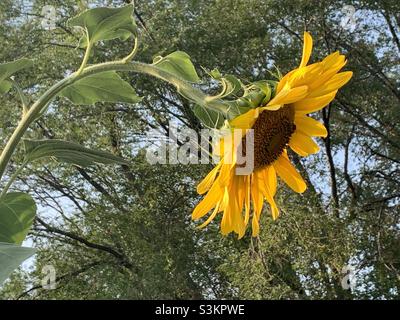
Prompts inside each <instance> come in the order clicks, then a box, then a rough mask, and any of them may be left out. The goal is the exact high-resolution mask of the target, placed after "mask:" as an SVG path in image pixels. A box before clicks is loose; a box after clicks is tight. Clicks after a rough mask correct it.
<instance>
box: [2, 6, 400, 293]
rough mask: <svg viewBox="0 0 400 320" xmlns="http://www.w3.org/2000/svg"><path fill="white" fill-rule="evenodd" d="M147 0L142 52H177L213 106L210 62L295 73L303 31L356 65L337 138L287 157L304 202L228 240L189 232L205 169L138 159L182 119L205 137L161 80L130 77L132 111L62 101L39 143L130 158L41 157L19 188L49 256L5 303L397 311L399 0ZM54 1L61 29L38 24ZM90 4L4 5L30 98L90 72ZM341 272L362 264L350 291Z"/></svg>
mask: <svg viewBox="0 0 400 320" xmlns="http://www.w3.org/2000/svg"><path fill="white" fill-rule="evenodd" d="M137 2H138V3H137V5H136V12H135V13H136V21H137V24H138V29H139V31H138V32H139V34H140V36H141V37H142V40H143V44H142V45H143V47H142V50H141V51H140V53H138V56H139V58H140V59H141V60H142V61H147V62H149V63H150V62H152V61H153V58H154V57H157V56H164V57H165V56H167V54H169V53H170V52H174V51H184V52H187V53H188V54H189V55H190V57H191V58H192V61H193V62H194V65H195V66H197V67H198V68H197V72H198V73H199V75H200V78H201V79H203V83H202V84H201V85H202V86H203V87H205V88H206V89H207V90H208V91H209V92H210V94H218V92H219V91H218V90H219V89H218V88H216V86H215V81H214V80H211V78H210V77H209V76H208V75H207V73H206V72H205V71H202V70H201V69H200V68H199V66H201V67H203V68H204V70H212V69H213V68H215V67H217V68H218V70H219V71H220V72H221V74H231V75H234V76H236V77H237V78H239V79H240V80H242V81H244V82H245V81H246V80H245V79H248V80H249V81H258V80H263V79H266V78H267V77H269V76H270V73H272V74H276V73H277V69H276V68H278V69H279V70H280V71H281V72H282V73H285V72H287V71H289V70H291V69H292V68H293V67H295V66H296V65H297V64H298V62H299V59H300V54H301V45H302V43H301V34H302V32H303V30H304V29H307V30H309V31H310V32H311V33H312V34H313V37H314V39H315V51H314V53H313V56H312V59H314V60H317V59H318V58H320V57H322V56H324V55H326V54H327V53H330V52H333V51H335V50H340V51H341V52H344V53H345V54H346V56H347V57H348V63H347V68H348V69H349V70H352V71H353V72H354V77H353V79H352V81H351V82H350V83H349V85H348V86H347V87H346V88H345V89H344V90H343V91H341V93H340V94H339V95H338V97H337V99H336V100H335V101H334V102H332V103H331V104H330V105H329V107H328V108H327V109H325V110H323V111H321V112H320V114H318V115H317V117H318V118H319V119H320V120H321V121H323V123H324V124H325V126H326V127H327V128H328V130H329V133H330V135H329V136H328V137H327V138H326V139H324V140H321V141H319V143H320V146H321V149H322V152H321V153H319V154H318V155H317V156H313V157H311V158H308V159H307V160H303V159H299V158H297V157H296V156H295V155H291V157H292V159H293V160H294V162H295V163H296V165H297V167H298V168H299V169H300V171H302V175H303V176H305V177H307V181H308V185H309V188H308V191H307V192H306V193H305V194H304V195H293V193H291V192H286V190H285V189H284V187H283V185H282V188H281V192H280V194H279V197H278V199H277V200H278V202H279V205H280V207H281V208H282V212H283V214H282V216H281V217H280V218H279V219H278V220H277V221H273V220H272V219H271V218H270V217H269V212H268V209H265V212H264V213H263V216H262V220H261V223H262V228H261V230H262V232H261V234H260V236H259V237H258V238H254V239H252V238H251V236H250V234H248V235H247V236H246V237H245V238H244V239H242V240H240V241H238V240H237V239H235V237H233V236H228V237H226V238H224V237H222V236H221V235H220V234H219V230H218V223H217V222H215V223H212V224H211V225H209V227H207V229H206V230H198V229H196V225H195V224H194V223H192V222H191V221H190V213H191V210H192V209H193V207H194V205H195V204H196V203H197V201H198V200H199V198H198V196H197V195H196V193H195V186H196V183H197V182H198V181H199V180H200V179H201V178H202V176H204V174H205V173H206V172H207V171H208V169H209V167H208V166H205V165H157V166H154V165H150V164H148V163H147V162H146V159H145V150H144V146H146V145H148V144H150V143H151V142H152V140H151V139H149V136H148V135H146V133H147V132H149V131H150V130H152V129H158V130H160V131H161V133H162V134H165V135H166V134H168V131H169V123H170V122H169V121H170V120H173V121H175V122H177V123H180V124H184V125H186V126H189V127H190V128H193V129H195V130H197V131H199V130H200V129H201V128H202V127H201V123H200V122H199V120H198V118H197V117H196V114H195V112H194V111H193V110H195V109H194V108H193V105H192V103H190V102H188V101H187V100H185V99H184V98H182V97H181V96H179V95H178V94H177V93H176V92H175V91H174V90H173V89H172V88H171V86H169V85H166V84H165V83H161V82H157V81H154V79H150V78H148V77H143V76H140V77H139V76H137V75H124V76H123V78H124V79H123V80H122V79H119V81H122V82H123V83H126V82H128V83H129V84H130V85H132V86H133V87H134V88H135V91H136V93H137V95H138V96H140V97H143V98H142V100H141V101H140V102H139V103H138V104H136V105H130V104H125V103H123V102H124V101H123V102H118V103H105V102H96V101H98V100H96V99H95V98H96V97H89V98H90V99H91V102H93V103H94V104H93V105H73V104H72V103H71V102H70V101H69V100H68V99H65V98H61V97H60V98H57V99H56V100H55V101H54V102H52V103H51V104H50V105H49V107H48V109H47V112H46V113H45V114H44V115H42V116H41V117H40V118H39V119H37V121H36V122H35V125H34V126H33V127H32V129H31V130H30V131H29V138H30V139H34V140H41V139H43V138H46V139H58V140H67V141H76V142H79V143H82V144H83V145H85V146H87V147H88V148H91V149H96V150H108V151H111V152H112V153H113V154H114V155H115V156H116V157H123V158H124V159H128V160H129V163H128V164H126V163H122V164H120V165H118V166H112V167H107V166H103V165H101V164H97V165H95V166H93V167H90V168H83V167H82V166H70V165H64V164H62V163H59V162H56V161H54V162H50V163H46V164H45V165H44V166H43V163H40V162H35V163H32V164H30V165H29V166H28V167H27V168H26V169H25V171H24V172H23V173H22V174H20V175H19V179H18V184H17V185H16V187H15V189H16V190H15V191H30V194H32V195H33V196H34V198H35V199H36V201H37V202H38V203H39V204H40V205H39V206H38V217H37V218H36V220H35V224H34V228H33V230H32V232H31V233H30V236H29V240H30V241H31V242H32V243H33V244H34V246H35V247H36V248H37V253H36V255H35V258H34V260H33V261H32V262H31V264H30V267H29V268H23V269H21V270H19V271H18V272H16V273H14V275H13V276H12V278H11V279H10V281H8V282H7V283H6V284H5V285H4V286H3V288H2V290H1V293H0V296H1V297H2V298H20V299H39V298H41V299H43V298H44V299H54V298H58V299H71V298H77V299H85V298H111V299H114V298H122V299H198V298H243V299H244V298H247V299H282V298H284V299H287V298H290V299H398V298H399V294H400V250H399V248H400V230H399V225H400V207H399V198H400V126H399V123H400V109H399V106H400V103H399V102H400V87H399V83H400V77H399V72H400V70H399V62H400V41H399V37H400V35H399V31H400V20H399V16H400V4H399V2H398V1H394V0H385V1H369V0H359V1H340V0H336V1H327V0H322V1H305V0H295V1H289V0H279V1H277V0H268V1H266V0H238V1H233V0H204V1H196V0H155V1H148V2H145V1H143V2H141V1H137ZM48 4H51V5H53V6H54V7H55V8H57V12H58V14H59V17H58V22H57V29H54V30H50V31H49V30H44V29H43V28H42V27H41V24H40V21H41V17H40V15H41V9H42V7H43V6H44V5H48ZM105 4H107V5H111V6H114V7H121V6H122V5H123V1H100V0H96V1H91V5H92V6H100V5H105ZM345 5H352V6H354V8H355V9H356V16H355V18H356V20H355V27H354V29H350V28H348V27H346V26H343V24H342V21H343V20H342V19H343V16H344V13H343V7H344V6H345ZM80 10H81V8H80V7H79V6H77V5H76V1H72V0H69V1H56V0H54V1H44V0H35V1H32V6H27V5H26V3H25V4H24V2H23V1H9V0H6V1H2V2H1V3H0V42H1V43H2V46H1V48H0V59H1V60H2V61H11V60H16V59H19V58H30V59H34V64H33V66H32V67H31V69H30V71H29V72H26V73H22V74H21V75H19V74H18V75H17V76H16V78H17V79H18V81H19V83H21V86H22V87H23V88H24V89H27V90H29V91H30V92H31V93H32V96H33V97H36V96H39V95H40V94H41V93H43V91H44V90H45V88H47V87H48V86H49V85H51V84H54V83H55V82H56V81H57V80H59V79H60V74H62V72H63V71H64V70H76V69H78V68H79V64H80V60H81V59H80V58H81V57H83V55H84V48H83V47H82V46H77V44H78V43H79V40H80V37H79V34H78V33H76V32H75V31H74V29H73V28H72V27H71V25H70V24H68V22H67V20H68V18H69V17H71V16H74V15H76V14H78V13H79V12H80ZM115 32H117V31H115ZM132 32H133V31H132ZM110 37H111V36H110ZM114 38H115V39H114ZM110 39H114V40H111V44H112V45H111V46H106V45H101V43H100V45H99V46H98V47H97V48H96V55H94V56H93V62H101V61H105V60H107V57H109V56H116V57H123V56H124V55H126V54H127V53H129V52H130V51H131V48H130V47H129V46H128V45H127V44H126V43H124V42H120V41H119V40H118V39H117V37H114V33H113V34H112V37H111V38H110ZM79 56H80V57H79ZM294 57H297V58H294ZM296 59H297V60H296ZM156 61H157V59H156ZM161 63H162V61H161ZM178 67H179V66H178ZM38 79H39V84H37V83H38ZM191 80H193V81H196V80H197V75H196V77H194V76H193V77H192V79H191ZM135 97H136V96H135ZM86 98H87V97H86ZM131 98H132V97H131ZM13 99H16V98H14V95H12V94H11V92H8V93H7V94H5V95H4V96H2V97H1V100H0V101H1V108H0V123H1V129H0V135H1V136H2V141H5V140H6V139H7V137H9V135H10V133H11V132H12V130H13V128H14V127H15V125H16V123H17V122H18V120H19V119H18V117H17V116H18V114H17V112H14V111H15V108H16V107H15V106H16V100H13ZM78 100H79V99H78ZM118 101H120V100H118ZM78 104H79V103H78ZM18 157H20V158H21V159H22V157H23V152H22V151H21V153H20V154H18V155H17V158H18ZM14 170H15V168H13V167H11V168H10V169H9V172H8V174H12V173H13V171H14ZM28 173H29V175H28ZM32 173H34V175H32ZM46 265H53V266H54V267H55V269H56V276H57V280H58V281H57V288H56V289H55V290H44V289H43V288H42V286H41V279H42V278H43V274H42V268H43V267H44V266H46ZM345 266H352V267H353V268H354V270H355V283H354V288H353V289H351V290H345V289H343V287H342V285H341V281H342V279H343V277H344V274H343V273H342V270H343V267H345Z"/></svg>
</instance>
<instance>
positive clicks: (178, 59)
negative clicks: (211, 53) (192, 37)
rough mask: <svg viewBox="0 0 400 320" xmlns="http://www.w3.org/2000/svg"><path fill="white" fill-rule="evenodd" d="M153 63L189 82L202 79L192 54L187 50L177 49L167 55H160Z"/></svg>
mask: <svg viewBox="0 0 400 320" xmlns="http://www.w3.org/2000/svg"><path fill="white" fill-rule="evenodd" d="M153 64H154V65H156V66H157V67H158V68H160V69H162V70H165V71H168V72H169V73H172V74H173V75H175V76H177V77H179V78H181V79H183V80H186V81H189V82H199V81H200V78H199V76H198V75H197V72H196V69H195V68H194V65H193V63H192V61H191V60H190V56H189V55H188V54H187V53H185V52H182V51H176V52H173V53H171V54H169V55H167V56H165V57H160V56H158V57H156V58H155V59H154V62H153Z"/></svg>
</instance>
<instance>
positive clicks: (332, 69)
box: [308, 56, 347, 92]
mask: <svg viewBox="0 0 400 320" xmlns="http://www.w3.org/2000/svg"><path fill="white" fill-rule="evenodd" d="M346 62H347V61H346V60H345V57H344V56H338V58H337V61H336V62H334V64H332V65H330V66H329V67H327V66H326V65H324V64H323V62H322V63H321V64H322V65H323V67H324V71H323V73H322V74H321V75H320V76H319V77H318V78H316V79H315V80H314V81H313V82H312V83H310V84H308V86H309V92H312V91H314V90H316V89H317V88H319V87H320V86H323V85H324V84H325V83H326V82H327V81H329V80H330V79H331V78H332V77H333V76H334V75H335V74H337V73H338V72H339V71H340V69H342V68H343V67H344V66H345V65H346Z"/></svg>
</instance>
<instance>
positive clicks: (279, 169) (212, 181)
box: [192, 32, 352, 238]
mask: <svg viewBox="0 0 400 320" xmlns="http://www.w3.org/2000/svg"><path fill="white" fill-rule="evenodd" d="M312 45H313V41H312V37H311V35H310V34H309V33H308V32H305V33H304V46H303V55H302V59H301V63H300V65H299V67H298V68H296V69H294V70H292V71H290V72H289V73H287V74H286V75H285V76H284V77H283V78H282V79H281V80H280V81H279V83H278V84H277V87H276V90H275V96H274V97H273V98H272V99H271V100H270V101H269V102H267V103H265V104H264V105H263V104H261V105H259V106H258V107H256V108H252V109H251V110H249V111H247V112H246V113H244V114H241V115H239V116H237V117H236V118H234V119H233V120H231V121H230V122H229V125H230V128H231V129H232V130H233V129H239V130H241V131H242V143H241V144H240V145H241V146H244V145H245V142H246V132H247V130H248V129H253V137H254V138H253V147H254V148H253V149H254V154H253V162H254V170H253V171H252V172H251V173H248V174H245V175H239V174H237V170H236V169H237V168H238V167H240V166H241V164H238V163H237V162H236V161H237V156H236V154H237V152H238V150H237V149H238V145H237V144H235V143H234V139H232V138H231V136H227V137H225V138H222V139H221V141H219V143H218V147H216V148H215V149H216V150H217V151H216V152H217V153H218V154H219V155H220V156H221V160H220V162H219V163H218V164H217V165H216V166H215V168H214V169H213V170H212V171H211V172H210V173H209V174H208V175H207V176H206V177H205V178H204V180H203V181H202V182H200V184H199V185H198V187H197V191H198V193H199V194H206V195H205V197H204V199H203V200H202V201H201V202H200V203H199V204H198V205H197V207H196V208H195V209H194V211H193V213H192V218H193V219H194V220H197V219H200V218H202V217H204V216H205V215H206V214H207V213H209V212H210V211H211V210H212V213H211V214H210V215H209V217H208V218H207V219H206V221H205V222H204V223H203V224H202V225H201V226H200V227H204V226H206V225H208V224H209V223H210V222H211V221H212V220H213V219H214V218H215V217H216V216H217V214H219V213H222V221H221V232H222V234H224V235H226V234H228V233H230V232H235V233H237V234H238V235H239V238H241V237H243V236H244V234H245V231H246V226H247V225H248V223H249V221H250V218H251V221H252V235H253V236H257V235H258V233H259V221H260V216H261V213H262V210H263V204H264V200H266V201H267V202H268V203H269V206H270V210H271V214H272V217H273V219H276V218H277V217H278V216H279V209H278V207H277V205H276V203H275V200H274V196H275V194H276V189H277V176H279V178H280V179H282V180H283V181H284V182H285V183H286V184H287V185H288V186H289V187H290V188H291V189H293V190H294V191H295V192H298V193H303V192H304V191H305V190H306V188H307V186H306V183H305V181H304V180H303V179H302V177H301V175H300V174H299V173H298V172H297V170H296V169H295V167H294V166H293V165H292V164H291V162H290V159H289V157H288V153H287V149H288V148H290V149H292V150H293V151H294V152H296V153H297V154H298V155H300V156H302V157H306V156H308V155H311V154H314V153H316V152H318V151H319V147H318V145H317V144H316V143H315V142H314V140H313V139H312V137H326V136H327V134H328V133H327V130H326V128H325V127H324V125H323V124H321V123H320V122H318V121H317V120H314V119H313V118H311V117H309V116H308V114H310V113H313V112H316V111H318V110H321V109H322V108H324V107H325V106H327V105H328V104H329V103H330V102H331V101H332V100H333V99H334V98H335V96H336V94H337V92H338V90H339V88H341V87H342V86H344V85H345V84H346V83H347V82H348V81H349V80H350V78H351V77H352V72H350V71H347V72H341V73H339V71H340V70H341V69H342V68H343V67H344V65H345V64H346V59H345V57H344V55H341V54H340V53H339V52H335V53H332V54H330V55H329V56H327V57H326V58H325V59H323V60H322V61H320V62H317V63H313V64H310V65H308V62H309V59H310V56H311V52H312ZM241 152H242V153H243V152H244V153H246V150H245V148H243V150H242V151H241Z"/></svg>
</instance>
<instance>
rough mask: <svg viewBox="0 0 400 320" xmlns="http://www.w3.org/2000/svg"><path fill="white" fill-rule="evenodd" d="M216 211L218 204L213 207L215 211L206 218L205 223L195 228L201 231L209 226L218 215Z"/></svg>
mask: <svg viewBox="0 0 400 320" xmlns="http://www.w3.org/2000/svg"><path fill="white" fill-rule="evenodd" d="M218 209H219V203H218V204H217V205H216V206H215V209H214V211H213V213H212V214H211V215H210V216H209V217H208V218H207V220H206V221H204V222H203V223H202V224H201V225H199V226H198V227H197V228H199V229H202V228H204V227H206V226H208V225H209V224H210V222H211V221H213V220H214V218H215V216H216V215H217V213H218Z"/></svg>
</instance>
